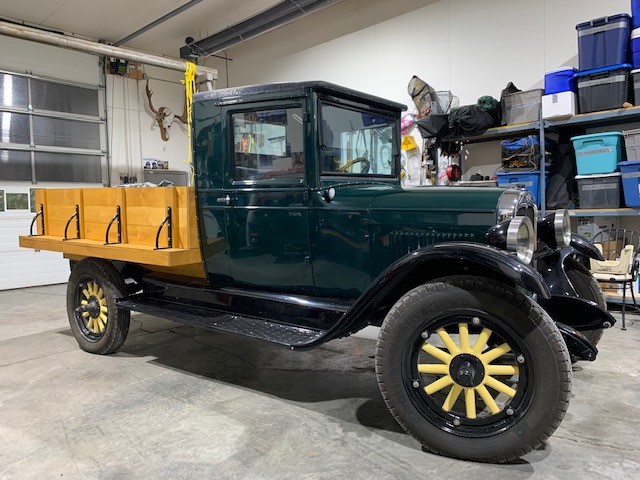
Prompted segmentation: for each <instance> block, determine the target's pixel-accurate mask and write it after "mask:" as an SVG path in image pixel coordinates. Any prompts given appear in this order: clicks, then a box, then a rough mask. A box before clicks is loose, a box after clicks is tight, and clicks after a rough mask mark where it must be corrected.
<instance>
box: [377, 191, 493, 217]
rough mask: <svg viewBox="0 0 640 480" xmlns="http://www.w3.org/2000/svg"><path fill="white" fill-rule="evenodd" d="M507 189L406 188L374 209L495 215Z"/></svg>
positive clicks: (383, 197) (385, 197) (382, 198)
mask: <svg viewBox="0 0 640 480" xmlns="http://www.w3.org/2000/svg"><path fill="white" fill-rule="evenodd" d="M503 192H504V189H503V188H487V187H406V188H399V189H396V190H395V191H394V192H393V193H390V194H388V195H381V196H378V197H375V198H373V199H372V201H371V204H370V208H371V210H388V209H393V210H414V211H415V210H420V211H439V212H469V213H473V212H482V213H488V212H495V210H496V206H497V204H498V199H499V198H500V195H502V193H503Z"/></svg>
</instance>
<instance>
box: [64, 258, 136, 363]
mask: <svg viewBox="0 0 640 480" xmlns="http://www.w3.org/2000/svg"><path fill="white" fill-rule="evenodd" d="M126 291H127V288H126V285H125V283H124V280H123V279H122V277H121V276H120V274H119V273H118V270H116V268H115V267H114V266H113V264H111V263H110V262H107V261H104V260H99V259H95V258H86V259H84V260H81V261H80V262H78V263H77V264H76V265H75V266H74V267H73V270H72V271H71V275H70V276H69V282H68V283H67V315H68V317H69V325H70V326H71V331H72V332H73V335H74V336H75V337H76V340H77V342H78V345H79V346H80V348H82V349H83V350H85V351H87V352H91V353H97V354H107V353H113V352H115V351H116V350H118V349H119V348H120V347H121V346H122V344H123V342H124V340H125V338H126V337H127V333H128V331H129V322H130V312H129V311H126V310H119V309H118V307H117V305H116V300H117V299H119V298H122V297H124V296H125V295H126Z"/></svg>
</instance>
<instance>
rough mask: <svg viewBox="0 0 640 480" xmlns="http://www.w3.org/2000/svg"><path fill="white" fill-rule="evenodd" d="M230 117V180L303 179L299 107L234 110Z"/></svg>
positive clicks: (302, 148)
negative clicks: (231, 125)
mask: <svg viewBox="0 0 640 480" xmlns="http://www.w3.org/2000/svg"><path fill="white" fill-rule="evenodd" d="M231 118H232V121H233V151H234V176H233V179H234V180H237V181H267V182H286V183H289V184H290V183H291V181H292V180H293V181H294V182H295V183H303V181H304V136H303V131H304V130H303V121H302V108H301V107H294V108H282V109H275V110H259V111H253V112H243V113H234V114H233V115H232V116H231Z"/></svg>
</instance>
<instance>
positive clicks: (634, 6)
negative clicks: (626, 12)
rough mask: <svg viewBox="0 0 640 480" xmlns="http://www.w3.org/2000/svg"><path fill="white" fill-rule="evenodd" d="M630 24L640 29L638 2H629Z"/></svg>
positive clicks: (639, 0) (635, 0)
mask: <svg viewBox="0 0 640 480" xmlns="http://www.w3.org/2000/svg"><path fill="white" fill-rule="evenodd" d="M631 24H632V25H633V28H640V0H631Z"/></svg>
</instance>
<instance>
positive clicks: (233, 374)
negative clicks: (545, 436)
mask: <svg viewBox="0 0 640 480" xmlns="http://www.w3.org/2000/svg"><path fill="white" fill-rule="evenodd" d="M64 291H65V287H64V285H56V286H50V287H40V288H31V289H24V290H13V291H5V292H0V478H3V479H5V478H6V479H13V478H16V479H30V478H37V479H46V478H72V479H75V478H101V479H119V478H123V479H124V478H126V479H131V478H136V479H137V478H153V479H161V478H167V479H179V478H199V479H200V478H212V479H214V478H215V479H227V478H244V479H261V478H269V479H286V478H291V479H300V478H307V479H323V478H327V479H332V480H335V479H340V478H349V479H350V480H355V479H360V478H374V479H385V478H388V479H401V478H411V479H416V478H438V479H439V480H442V479H449V478H451V479H453V478H455V479H460V478H471V477H472V476H480V475H481V476H482V477H484V478H492V479H502V478H504V479H525V478H527V479H528V478H544V479H553V478H558V479H560V478H561V479H567V478H575V479H585V478H597V479H599V480H602V479H622V478H638V475H640V474H639V473H638V472H640V446H639V445H638V444H639V440H640V379H639V378H638V371H639V369H638V363H639V361H640V356H639V355H638V352H639V351H640V321H639V322H638V323H637V324H635V325H630V326H629V330H628V331H626V332H623V331H621V330H620V328H619V325H618V326H616V327H614V328H613V329H611V330H609V331H608V332H606V334H605V336H604V339H603V341H602V343H601V349H600V356H599V358H598V360H597V361H596V362H595V363H588V362H585V363H581V364H579V366H577V367H576V368H575V372H574V388H573V399H572V403H571V405H570V408H569V412H568V414H567V416H566V418H565V420H564V422H563V423H562V425H561V427H560V428H559V429H558V431H557V432H556V433H555V435H554V436H553V437H552V438H551V439H550V440H549V442H548V443H547V444H546V445H545V447H544V448H542V449H541V450H539V451H535V452H533V453H531V454H529V455H527V456H526V457H525V458H524V459H522V460H521V461H519V462H516V463H514V464H510V465H483V464H476V463H470V462H462V461H457V460H452V459H448V458H442V457H439V456H436V455H431V454H428V453H424V452H422V451H421V449H420V446H419V445H418V444H417V443H416V442H415V441H414V440H413V439H412V438H410V437H409V436H408V435H406V434H404V433H403V432H402V431H401V429H400V428H399V427H398V426H397V424H396V423H395V421H394V419H393V418H392V417H391V415H390V414H389V413H388V411H387V409H386V408H385V406H384V403H383V402H382V399H381V397H380V394H379V392H378V388H377V385H376V380H375V376H374V371H373V361H372V359H371V356H372V355H373V352H374V346H375V341H374V340H373V339H372V338H367V337H366V335H365V336H359V337H353V338H349V339H344V340H338V341H334V342H331V343H329V344H327V345H326V346H324V347H322V348H319V349H316V350H314V351H310V352H290V351H288V350H286V349H284V348H282V347H277V346H274V345H270V344H266V343H261V342H254V341H250V340H246V339H242V338H237V337H232V336H227V335H221V334H214V333H209V332H205V331H202V330H197V329H194V328H191V327H183V326H179V325H177V324H174V323H172V322H168V321H165V320H160V319H156V318H153V317H149V316H146V315H141V314H136V315H134V316H133V318H132V328H131V332H130V334H129V337H128V339H127V341H126V342H125V344H124V346H123V348H122V349H121V350H120V352H119V353H117V354H115V355H111V356H96V355H90V354H87V353H84V352H82V351H81V350H79V349H78V347H77V345H76V341H75V339H74V338H73V336H72V335H71V332H70V330H69V326H68V323H67V317H66V313H65V296H64ZM631 318H633V317H631ZM636 318H637V317H636Z"/></svg>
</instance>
